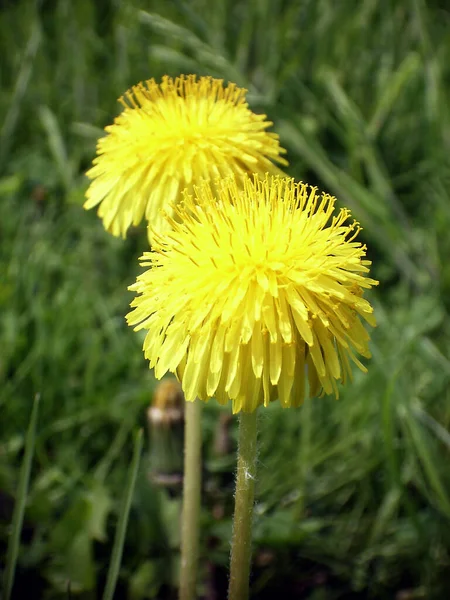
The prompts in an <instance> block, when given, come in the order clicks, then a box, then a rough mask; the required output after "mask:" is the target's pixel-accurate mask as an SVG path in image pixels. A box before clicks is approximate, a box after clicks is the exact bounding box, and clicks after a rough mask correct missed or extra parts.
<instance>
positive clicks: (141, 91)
mask: <svg viewBox="0 0 450 600" xmlns="http://www.w3.org/2000/svg"><path fill="white" fill-rule="evenodd" d="M245 94H246V90H244V89H241V88H239V87H237V86H236V85H235V84H234V83H229V84H228V85H227V86H226V87H225V86H224V84H223V81H222V80H219V79H213V78H211V77H200V78H199V79H197V78H196V76H195V75H188V76H183V75H182V76H180V77H177V78H176V79H172V78H171V77H168V76H165V77H163V79H162V82H161V83H160V84H157V83H156V82H155V80H154V79H150V80H149V81H146V82H145V83H140V84H139V85H136V86H134V87H132V88H131V89H130V90H128V91H127V92H126V93H125V95H124V96H123V97H122V98H121V99H120V102H121V103H122V104H123V106H124V110H123V112H122V113H121V114H120V115H119V116H118V117H117V118H116V120H115V121H114V124H113V125H110V126H108V127H106V132H107V135H106V136H105V137H103V138H101V139H100V140H99V142H98V145H97V157H96V158H95V159H94V166H93V167H92V168H91V169H90V170H89V171H88V172H87V175H88V177H89V178H90V179H91V180H92V181H91V184H90V186H89V188H88V190H87V193H86V197H87V200H86V202H85V205H84V207H85V208H86V209H89V208H93V207H94V206H97V205H100V206H99V209H98V214H99V216H100V217H101V218H102V220H103V224H104V226H105V229H106V230H107V231H109V232H110V233H112V234H113V235H116V236H119V235H121V236H123V237H125V235H126V232H127V230H128V228H129V227H130V225H138V224H139V223H140V222H141V221H142V219H143V218H144V216H145V218H146V219H147V221H149V222H150V223H151V224H152V228H153V229H154V230H156V231H161V230H162V229H163V228H164V227H165V226H166V225H167V221H166V220H165V219H164V218H163V216H162V214H161V212H162V209H164V210H168V209H169V207H170V206H171V205H172V204H173V203H174V202H176V200H177V198H179V197H180V195H181V191H182V190H184V189H188V190H190V191H191V192H192V186H193V184H199V183H200V182H201V180H207V181H208V180H211V181H214V180H216V179H217V178H219V177H220V178H223V177H228V176H231V175H234V176H235V177H236V178H237V179H238V180H239V179H242V177H243V174H244V173H247V172H248V173H257V174H260V175H264V174H265V173H266V172H269V173H272V174H281V171H280V170H279V168H278V167H276V166H275V164H274V163H273V162H272V161H275V162H278V163H279V164H282V165H286V164H287V162H286V161H285V160H284V159H283V158H282V157H281V156H280V155H281V154H283V153H285V150H284V149H283V148H281V147H280V144H279V140H278V136H277V135H276V134H275V133H269V132H267V131H266V129H267V128H268V127H269V126H270V125H272V123H271V122H270V121H267V120H266V115H257V114H255V113H253V112H252V111H251V110H250V109H249V108H248V104H247V103H246V100H245Z"/></svg>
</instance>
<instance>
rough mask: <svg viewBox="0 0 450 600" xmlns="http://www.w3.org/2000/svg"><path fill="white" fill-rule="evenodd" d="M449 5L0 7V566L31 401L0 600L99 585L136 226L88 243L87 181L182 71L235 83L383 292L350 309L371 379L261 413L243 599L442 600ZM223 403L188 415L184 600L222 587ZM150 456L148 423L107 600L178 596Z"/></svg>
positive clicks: (115, 507)
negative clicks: (188, 543)
mask: <svg viewBox="0 0 450 600" xmlns="http://www.w3.org/2000/svg"><path fill="white" fill-rule="evenodd" d="M446 6H447V5H446V3H445V2H443V1H442V2H437V1H434V2H431V1H430V2H428V3H425V2H424V1H421V0H365V1H356V0H344V1H341V2H332V1H330V0H302V1H300V0H285V1H282V0H254V1H251V0H248V1H242V2H234V1H232V0H217V1H215V2H210V1H207V0H203V1H201V0H192V1H190V2H181V1H175V0H172V1H167V2H161V1H160V2H156V1H148V2H144V1H140V2H139V1H138V0H132V1H130V2H120V1H119V0H111V1H110V2H107V1H106V0H103V1H100V0H99V1H97V2H94V1H93V0H77V2H71V1H69V0H47V1H42V2H37V3H35V2H32V1H31V0H28V1H27V0H17V1H15V2H13V1H12V0H10V1H7V0H3V1H2V2H0V67H1V70H0V77H1V81H0V83H1V85H0V114H1V115H2V120H3V123H2V125H1V130H0V201H1V215H0V307H1V310H0V348H1V351H0V490H2V491H1V493H0V565H1V564H4V559H5V555H6V544H7V539H8V533H9V531H10V521H11V515H12V508H13V504H14V498H15V497H17V486H18V481H19V470H20V465H21V462H22V460H23V453H24V442H25V434H26V429H27V427H28V423H29V420H30V414H31V408H32V405H33V398H34V397H35V396H36V394H39V395H40V407H39V416H38V423H37V433H36V444H35V449H34V454H33V459H32V470H31V479H30V487H29V491H28V496H27V503H26V511H25V524H24V529H23V533H22V536H21V544H20V549H19V558H18V565H17V574H16V586H15V590H14V593H15V594H16V596H17V597H19V594H20V593H21V592H22V593H23V591H24V590H27V591H26V593H27V594H29V595H28V596H27V597H29V598H49V599H52V598H55V599H57V598H67V597H68V595H67V589H68V582H70V590H71V594H72V597H79V598H83V599H91V598H96V597H101V595H102V591H103V587H104V583H105V577H106V572H107V568H108V564H109V562H110V556H111V548H112V542H113V538H114V531H115V529H116V525H117V518H118V514H119V512H120V506H121V497H122V494H123V490H124V485H125V482H126V479H127V473H128V471H129V464H130V460H131V455H132V448H133V432H135V431H136V430H137V429H138V428H139V427H143V428H144V429H145V430H146V428H147V425H146V409H147V407H148V405H149V403H150V402H151V398H152V393H153V389H154V386H155V382H154V379H153V377H152V374H151V372H150V371H149V370H148V367H147V364H146V362H145V361H144V358H143V355H142V352H141V344H142V337H141V336H139V335H137V334H135V333H133V332H132V330H131V329H129V328H127V326H126V323H125V320H124V315H125V314H126V312H127V311H128V305H129V303H130V301H131V299H132V294H130V292H128V291H127V286H128V285H130V284H131V283H132V282H133V281H134V280H135V277H136V275H137V274H138V272H139V267H138V262H137V258H138V256H139V255H140V254H141V252H142V250H143V249H144V247H145V240H146V235H145V231H144V229H143V228H140V229H138V230H135V231H133V232H131V233H130V235H129V237H128V238H127V240H126V241H123V240H120V239H114V238H112V237H111V236H109V235H108V234H107V233H105V232H104V230H103V228H102V225H101V222H100V220H99V219H98V218H97V217H96V215H95V212H94V211H89V212H86V211H84V210H83V209H82V203H83V197H84V193H85V190H86V187H87V180H86V177H85V176H84V173H85V171H86V170H87V168H88V167H89V165H90V163H91V161H92V159H93V157H94V155H95V143H96V140H97V138H98V137H99V136H100V135H102V128H103V127H104V126H105V125H107V124H109V123H111V121H112V120H113V118H114V116H115V115H116V114H118V112H119V110H120V106H119V104H118V103H117V101H116V100H117V98H118V97H119V96H120V95H121V94H122V93H123V92H124V91H125V90H126V89H127V88H128V87H130V86H131V85H133V84H135V83H137V82H139V81H141V80H145V79H148V78H150V77H155V78H156V79H157V80H158V79H159V78H160V77H161V76H162V75H163V74H166V73H168V74H170V75H173V76H175V75H178V74H180V73H191V72H192V73H198V74H202V75H203V74H207V75H212V76H215V77H220V78H224V79H225V80H230V81H234V82H235V83H237V84H238V85H240V86H243V87H245V88H247V89H248V100H249V103H250V106H251V108H252V109H253V110H254V111H256V112H264V113H265V114H267V115H268V118H269V119H270V120H272V121H273V122H274V124H275V125H274V130H275V131H277V132H278V133H279V134H280V138H281V143H282V145H283V146H284V147H286V148H287V150H288V155H287V158H288V159H289V162H290V166H289V168H288V172H289V174H290V175H292V176H294V177H296V178H297V179H302V180H304V181H308V182H309V183H312V184H317V185H319V186H320V187H321V188H322V189H324V190H326V191H328V192H330V193H332V194H334V195H336V196H337V197H338V200H339V202H340V204H341V205H343V206H347V207H349V208H351V210H352V212H353V215H354V216H355V218H356V219H358V220H359V221H360V222H361V224H362V226H363V232H362V234H361V237H362V239H363V240H364V241H365V242H366V243H367V245H368V248H369V250H368V254H369V257H370V258H371V260H373V271H372V273H373V276H374V277H375V278H377V279H379V280H380V285H379V287H378V288H377V289H376V290H375V291H373V292H371V293H370V294H368V297H369V299H370V301H371V302H372V303H373V305H374V306H375V311H376V316H377V320H378V327H377V329H375V330H374V331H373V332H372V343H371V349H372V352H373V358H372V360H371V361H370V363H369V364H368V367H369V373H368V374H366V375H364V374H362V373H359V372H358V373H356V372H355V378H354V383H353V384H352V385H349V386H348V387H347V388H346V389H343V390H342V394H341V399H340V400H338V401H335V400H334V399H332V398H322V399H317V400H314V401H308V402H307V403H306V404H305V405H304V406H303V407H302V408H300V409H297V410H286V411H283V410H282V409H281V408H280V407H279V406H278V404H277V403H276V404H274V405H272V406H270V408H268V409H266V410H261V416H260V443H261V450H260V454H259V464H258V472H259V474H258V482H257V505H256V515H255V528H254V532H255V536H254V539H255V552H254V567H253V575H252V594H253V597H255V598H272V597H274V596H275V595H283V597H286V598H308V599H311V600H313V599H314V600H318V599H324V600H325V599H326V600H329V599H330V600H331V599H335V598H342V599H352V598H355V599H362V598H387V599H392V598H396V599H398V600H406V599H415V598H426V599H429V598H430V599H441V598H442V599H445V598H447V597H449V595H450V576H449V573H450V466H449V449H450V431H449V429H450V402H449V400H450V394H449V380H450V360H449V356H450V325H449V319H448V312H449V308H450V301H449V297H450V261H449V256H450V236H449V230H450V197H449V189H450V121H449V106H450V103H449V101H450V95H449V86H450V13H449V12H448V9H446V8H445V7H446ZM228 412H229V411H228V410H225V409H219V408H218V407H217V405H216V404H215V403H214V401H212V402H211V403H210V404H209V405H208V407H207V410H206V414H205V422H204V425H205V446H204V457H205V462H204V479H205V482H206V483H205V490H204V498H203V500H204V513H203V522H202V563H201V564H202V571H201V575H202V577H201V579H202V582H201V585H200V587H199V594H200V595H205V596H207V597H208V598H211V599H212V598H214V595H213V594H214V593H216V594H217V596H216V597H217V598H219V599H220V598H222V597H225V590H226V572H227V571H226V570H227V564H228V557H229V539H230V531H231V521H230V514H231V507H232V500H233V469H234V454H233V449H234V444H235V439H236V431H235V422H234V421H232V422H231V423H228V424H227V423H226V417H225V416H222V421H220V420H219V417H220V415H222V414H223V415H226V414H228ZM174 435H175V438H174V439H175V450H173V451H174V460H175V462H176V459H177V456H176V453H177V446H176V439H177V438H176V434H174ZM220 435H222V437H224V439H225V441H226V442H227V444H225V446H226V447H225V448H222V449H218V448H217V443H216V442H215V440H217V437H218V436H219V437H220ZM169 442H170V440H169ZM172 442H174V440H172ZM172 442H171V443H172ZM167 443H168V440H167V439H166V438H165V437H164V435H163V436H162V437H161V439H160V436H158V434H155V433H154V434H153V436H152V437H151V438H149V437H148V436H147V432H146V440H145V444H144V452H143V455H142V460H141V466H140V471H139V474H138V479H137V484H136V489H135V493H134V496H133V502H132V506H131V512H130V520H129V524H128V528H127V534H126V539H125V551H124V556H123V560H122V565H121V569H120V572H119V582H118V587H117V590H116V596H115V597H116V598H118V599H122V598H130V599H133V600H139V599H141V598H142V599H143V598H173V597H176V590H175V588H176V585H177V565H178V563H177V561H178V544H179V539H178V522H177V518H178V513H179V507H180V498H179V490H178V489H172V490H169V489H168V488H167V487H164V486H161V485H156V484H155V483H154V482H153V483H152V482H150V480H149V471H151V470H152V469H154V467H155V464H154V463H155V461H158V460H161V453H162V452H163V453H164V452H166V447H167V446H166V444H167ZM178 452H179V450H178ZM178 459H179V454H178ZM22 500H23V498H22ZM0 569H1V566H0ZM174 594H175V595H174Z"/></svg>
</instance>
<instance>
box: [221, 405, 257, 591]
mask: <svg viewBox="0 0 450 600" xmlns="http://www.w3.org/2000/svg"><path fill="white" fill-rule="evenodd" d="M256 442H257V411H256V410H255V411H254V412H252V413H245V412H242V413H241V414H240V419H239V442H238V462H237V477H236V494H235V509H234V523H233V539H232V545H231V565H230V583H229V589H228V598H229V600H247V598H248V595H249V579H250V565H251V544H252V520H253V503H254V497H255V477H256V456H257V443H256Z"/></svg>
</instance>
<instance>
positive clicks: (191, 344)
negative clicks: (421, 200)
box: [127, 176, 377, 412]
mask: <svg viewBox="0 0 450 600" xmlns="http://www.w3.org/2000/svg"><path fill="white" fill-rule="evenodd" d="M217 190H218V192H217V195H216V197H215V198H214V197H213V192H212V191H211V189H210V187H209V186H208V185H207V184H206V183H204V184H203V185H201V186H200V187H198V188H196V189H195V197H192V196H190V195H189V194H185V195H184V203H183V204H182V205H180V206H178V207H177V209H176V212H177V215H178V217H179V218H180V220H181V222H180V223H177V222H175V221H174V220H173V219H170V221H171V226H172V227H173V231H172V232H170V233H167V234H165V235H161V236H156V239H155V243H154V246H153V252H146V253H145V254H144V255H143V257H142V259H141V260H142V264H143V265H144V266H150V267H151V268H150V269H149V270H147V271H146V272H144V273H143V274H142V275H140V276H139V277H138V280H137V282H136V283H135V284H134V285H132V286H131V287H130V289H131V290H134V291H135V292H137V293H138V294H139V295H138V296H137V297H136V298H135V299H134V300H133V302H132V304H131V306H132V307H134V310H133V311H132V312H131V313H130V314H129V315H128V317H127V319H128V322H129V324H130V325H133V326H135V328H136V329H146V330H148V331H147V335H146V338H145V341H144V352H145V356H146V358H148V359H149V360H150V367H154V368H155V374H156V377H157V378H160V377H162V376H163V375H164V374H165V373H166V372H167V371H171V372H173V373H176V375H177V376H178V378H179V379H180V381H181V383H182V386H183V390H184V393H185V396H186V400H194V398H195V397H196V396H198V397H199V398H201V399H202V400H205V401H206V400H208V398H211V397H216V398H217V400H218V401H219V402H221V403H226V402H227V401H228V400H229V399H231V400H232V402H233V411H234V412H238V411H240V410H243V411H246V412H251V411H253V410H255V409H256V407H257V406H258V405H260V404H263V403H264V404H265V405H267V404H268V402H270V401H271V400H273V399H276V398H279V399H280V402H281V404H282V405H283V406H285V407H288V406H297V405H299V404H301V403H302V402H303V399H304V396H305V386H306V381H305V379H308V380H309V394H310V396H315V395H317V394H319V393H320V392H321V391H322V392H324V393H327V394H328V393H334V394H335V395H336V396H337V395H338V389H337V384H336V382H337V381H338V380H342V381H343V382H345V380H346V379H347V377H348V376H351V368H350V361H353V362H354V363H356V364H357V365H358V366H359V367H360V368H361V369H362V370H365V367H364V366H363V365H362V364H361V363H360V362H359V360H358V358H357V357H356V353H358V354H360V355H362V356H365V357H369V356H370V353H369V350H368V341H369V335H368V333H367V332H366V330H365V329H364V327H363V325H362V322H361V318H362V319H363V320H365V321H367V322H368V323H369V324H371V325H373V326H374V325H375V320H374V317H373V314H372V313H373V309H372V307H371V305H370V304H369V302H368V301H367V300H365V299H364V298H363V290H364V289H368V288H370V287H371V286H373V285H376V284H377V282H376V281H374V280H373V279H369V278H368V277H367V274H368V272H369V265H370V264H371V263H370V261H368V260H365V259H364V257H365V255H366V248H365V246H363V245H362V244H361V243H360V242H358V241H356V239H355V238H356V237H357V234H358V232H359V230H360V229H359V226H358V224H357V223H355V222H351V223H349V222H348V219H349V217H350V213H349V211H348V210H345V209H342V210H340V211H339V212H338V213H337V214H336V215H334V205H335V198H333V197H331V196H329V195H328V194H321V195H320V194H319V193H318V192H317V189H316V188H315V187H310V186H308V185H307V184H304V183H294V181H293V180H290V179H282V178H278V177H276V178H272V177H270V176H267V177H266V178H265V179H264V180H258V179H257V178H256V177H255V178H254V179H250V178H247V179H246V180H245V182H244V189H243V191H241V190H240V189H239V187H238V186H237V184H236V182H235V181H234V180H232V179H231V180H226V181H224V182H222V184H221V186H220V184H217Z"/></svg>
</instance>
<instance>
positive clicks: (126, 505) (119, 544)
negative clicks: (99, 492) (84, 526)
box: [103, 429, 142, 600]
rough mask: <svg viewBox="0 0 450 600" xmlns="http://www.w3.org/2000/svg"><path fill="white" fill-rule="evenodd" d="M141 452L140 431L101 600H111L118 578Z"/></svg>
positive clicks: (135, 443) (140, 431)
mask: <svg viewBox="0 0 450 600" xmlns="http://www.w3.org/2000/svg"><path fill="white" fill-rule="evenodd" d="M141 452H142V429H140V430H139V431H138V433H137V436H136V440H135V442H134V450H133V458H132V459H131V467H130V473H129V476H128V481H127V485H126V488H125V494H124V497H123V502H122V508H121V510H120V515H119V522H118V524H117V529H116V536H115V538H114V546H113V550H112V554H111V562H110V564H109V569H108V576H107V578H106V586H105V591H104V593H103V600H113V597H114V590H115V588H116V583H117V579H118V577H119V569H120V562H121V560H122V552H123V544H124V541H125V533H126V530H127V524H128V515H129V514H130V506H131V499H132V497H133V491H134V486H135V483H136V477H137V473H138V468H139V461H140V458H141Z"/></svg>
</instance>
